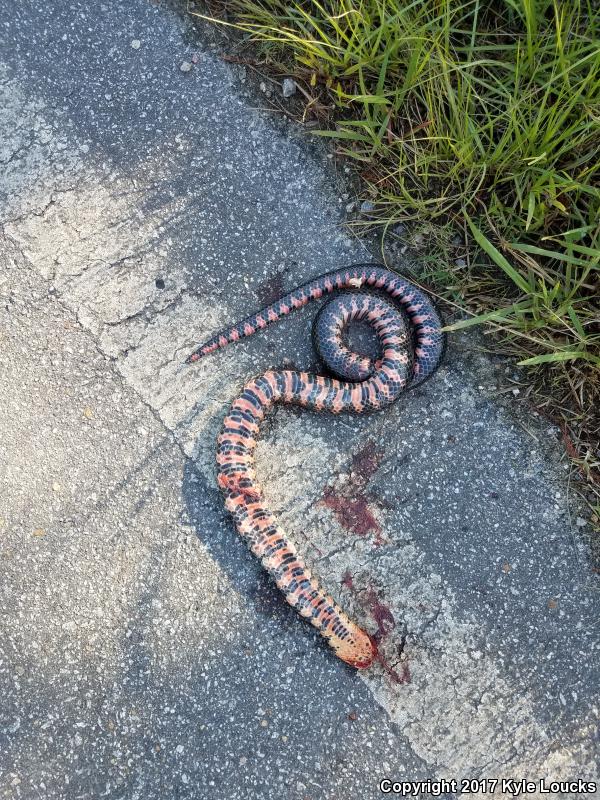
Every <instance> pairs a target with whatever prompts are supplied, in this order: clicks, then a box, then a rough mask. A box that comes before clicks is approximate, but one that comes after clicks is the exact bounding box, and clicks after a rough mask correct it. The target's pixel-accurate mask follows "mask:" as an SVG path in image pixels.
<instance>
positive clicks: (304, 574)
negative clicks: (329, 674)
mask: <svg viewBox="0 0 600 800" xmlns="http://www.w3.org/2000/svg"><path fill="white" fill-rule="evenodd" d="M363 288H371V289H377V290H380V293H381V295H384V294H387V296H388V297H387V298H386V297H385V296H380V295H379V294H373V293H364V292H363V291H361V290H362V289H363ZM344 289H346V290H349V291H348V292H347V293H344V294H342V295H340V296H338V297H336V298H335V299H334V300H332V301H330V302H329V303H328V304H327V305H326V306H325V307H324V308H323V310H322V311H321V312H320V314H319V316H318V318H317V322H316V324H315V328H314V341H315V344H316V347H317V350H318V352H319V354H320V356H321V359H322V360H323V361H324V363H325V365H326V366H327V367H328V368H329V370H330V372H332V373H333V374H335V375H337V376H339V378H341V379H338V378H332V377H326V376H323V375H314V374H310V373H307V372H297V371H293V370H269V371H267V372H265V373H264V374H263V375H260V376H259V377H257V378H253V379H252V380H251V381H249V382H248V383H247V384H246V385H245V386H244V388H243V390H242V392H241V394H240V395H239V396H238V397H237V398H236V399H235V401H234V402H233V405H232V406H231V409H230V411H229V413H228V414H227V416H226V417H225V420H224V422H223V427H222V429H221V433H220V435H219V438H218V444H217V465H218V475H217V480H218V484H219V486H220V488H221V490H222V492H223V494H224V496H225V506H226V508H227V509H228V511H230V512H231V514H232V516H233V518H234V520H235V523H236V527H237V530H238V532H239V533H240V534H241V535H242V536H243V537H244V538H245V539H246V541H247V543H248V546H249V547H250V549H251V551H252V552H253V553H254V554H255V555H256V556H258V557H259V558H260V560H261V562H262V564H263V566H264V567H265V569H266V570H267V571H268V572H269V573H270V574H271V575H272V577H273V578H274V580H275V582H276V584H277V586H278V587H279V589H280V590H281V592H282V593H283V595H284V597H285V599H286V601H287V602H288V603H289V604H290V605H291V606H292V607H293V608H295V609H296V611H298V612H299V613H300V614H301V615H302V616H303V617H306V618H307V619H309V620H310V622H311V623H312V624H313V625H314V626H315V627H316V628H317V629H318V630H319V632H320V633H321V634H322V635H323V636H324V637H325V639H327V641H328V643H329V644H330V645H331V647H332V648H333V650H334V651H335V653H336V655H337V656H338V657H339V658H341V659H342V660H343V661H345V662H346V663H347V664H350V665H351V666H353V667H357V668H360V669H364V668H366V667H368V666H370V664H371V663H372V661H373V659H374V658H375V656H376V654H377V646H376V643H375V641H374V640H373V639H372V638H371V637H370V636H369V635H368V634H367V633H365V632H364V631H363V630H362V629H361V628H360V627H358V625H356V624H355V623H354V622H352V620H350V619H349V618H348V617H347V615H346V614H345V613H344V611H343V610H342V609H341V608H340V607H339V605H338V604H337V603H336V602H335V601H334V600H333V599H332V598H331V597H330V596H329V595H327V594H326V593H325V592H324V591H323V590H322V589H321V587H320V586H319V584H318V582H317V580H316V579H315V578H314V577H313V576H312V575H311V573H310V571H309V570H308V568H307V567H306V565H305V564H304V562H303V560H302V559H301V558H300V556H299V555H298V553H297V552H296V549H295V547H294V545H293V544H292V543H291V542H290V541H289V539H288V538H287V536H286V534H285V533H284V531H283V530H282V529H281V527H280V526H279V524H278V522H277V520H276V519H275V517H274V516H273V514H272V513H271V512H270V511H269V509H268V508H267V507H266V505H265V503H264V500H263V495H262V491H261V489H260V486H259V485H258V484H257V483H256V475H255V469H254V451H255V448H256V443H257V436H258V433H259V429H260V424H261V422H262V420H263V418H264V416H265V414H266V413H267V412H268V410H269V409H270V408H271V407H272V406H273V405H274V404H275V403H295V404H297V405H301V406H303V407H304V408H309V409H313V410H315V411H329V412H332V413H334V414H337V413H340V412H342V411H349V412H353V413H357V414H360V413H361V412H364V411H369V410H376V409H380V408H383V407H385V406H387V405H389V404H390V403H392V402H393V401H394V400H396V399H397V398H398V396H399V395H400V394H401V393H402V392H403V391H404V390H405V389H406V388H407V386H409V385H411V386H414V385H415V384H417V383H421V382H423V381H424V380H426V379H427V378H428V377H429V376H430V375H431V374H432V373H433V371H434V370H435V369H436V367H437V365H438V363H439V360H440V358H441V354H442V350H443V344H444V342H443V334H442V331H441V321H440V318H439V315H438V313H437V311H436V309H435V307H434V305H433V304H432V302H431V301H430V300H429V298H428V297H427V296H426V295H425V294H424V293H423V292H422V291H421V290H420V289H418V288H417V287H416V286H414V285H413V284H411V283H409V282H408V281H406V280H405V279H404V278H402V277H400V276H399V275H397V274H395V273H393V272H390V271H389V270H387V269H384V268H383V267H379V266H373V265H360V264H359V265H356V266H353V267H349V268H347V269H340V270H337V271H336V272H331V273H328V274H326V275H322V276H320V277H319V278H315V279H314V280H313V281H310V282H309V283H307V284H304V285H303V286H300V287H299V288H297V289H295V290H294V291H293V292H291V293H289V294H287V295H285V296H284V297H282V298H281V299H280V300H278V301H276V302H275V303H273V304H271V305H270V306H268V307H267V308H265V309H263V310H262V311H259V312H258V313H256V314H253V315H252V316H250V317H248V318H246V319H245V320H243V321H242V322H239V323H237V324H236V325H232V326H231V327H229V328H226V329H225V330H223V331H221V332H220V333H217V334H216V335H215V336H213V337H212V338H211V339H209V340H208V341H207V342H206V343H205V344H204V345H202V346H201V347H200V348H198V349H197V350H196V351H195V352H194V353H193V354H192V355H191V356H190V357H189V358H188V359H187V361H188V363H191V362H194V361H197V360H198V359H200V358H202V357H204V356H206V355H208V354H209V353H212V352H213V351H215V350H217V349H219V348H221V347H225V346H226V345H227V344H229V343H230V342H235V341H237V340H239V339H241V338H244V337H246V336H251V335H252V334H253V333H255V331H257V330H259V329H261V328H265V327H267V325H269V324H271V323H272V322H275V321H276V320H278V319H280V318H281V317H282V316H285V315H286V314H288V313H290V312H291V311H293V310H294V309H297V308H301V307H302V306H304V305H306V303H308V302H309V300H312V299H318V298H320V297H322V296H323V295H326V294H329V293H331V292H333V291H335V290H344ZM388 298H389V299H388ZM390 301H394V302H390ZM358 320H362V321H364V322H366V323H367V324H369V325H370V326H371V327H372V328H373V330H374V332H375V334H376V336H377V339H378V343H379V348H380V355H379V357H378V358H377V359H376V360H372V359H370V358H367V357H366V356H361V355H359V354H356V353H353V352H352V351H351V350H350V349H349V348H348V346H347V345H346V344H345V336H344V333H345V330H346V327H347V326H348V324H349V323H350V322H352V321H358Z"/></svg>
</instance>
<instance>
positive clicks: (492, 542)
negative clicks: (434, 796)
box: [0, 0, 600, 800]
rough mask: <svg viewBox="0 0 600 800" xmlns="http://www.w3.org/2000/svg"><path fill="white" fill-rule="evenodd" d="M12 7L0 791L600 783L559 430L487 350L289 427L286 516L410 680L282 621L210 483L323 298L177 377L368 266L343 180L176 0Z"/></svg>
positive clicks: (6, 145)
mask: <svg viewBox="0 0 600 800" xmlns="http://www.w3.org/2000/svg"><path fill="white" fill-rule="evenodd" d="M0 8H1V9H2V11H3V17H4V20H5V26H4V27H3V29H2V45H1V53H0V56H1V59H2V62H3V65H2V66H0V126H1V130H2V134H3V135H2V139H1V143H0V147H1V151H0V161H2V169H3V173H2V179H1V180H0V222H2V226H3V227H2V239H1V241H0V258H1V259H2V260H1V262H0V263H1V265H2V273H1V277H0V280H1V281H2V284H1V285H0V293H1V299H2V303H1V306H0V313H1V315H2V322H1V325H2V328H1V331H2V334H1V335H2V339H1V345H2V347H1V349H0V363H1V370H2V373H1V374H2V384H1V386H0V426H1V428H0V430H1V437H2V442H3V451H2V453H1V455H0V468H1V469H2V473H1V474H2V484H3V488H2V492H1V497H0V517H1V518H2V520H1V527H0V548H1V552H2V568H1V569H2V572H3V575H2V579H1V583H0V587H1V588H0V592H1V593H0V598H1V599H0V612H1V614H2V620H3V622H2V628H1V630H0V659H1V660H0V678H1V681H2V689H3V694H4V698H5V702H4V703H3V705H2V708H1V709H0V742H1V744H0V771H1V772H0V776H1V777H0V781H1V783H0V797H18V798H27V800H28V799H29V798H37V797H40V796H41V797H44V798H45V799H46V798H69V800H70V799H71V798H78V797H109V798H111V800H112V799H113V798H115V800H116V798H136V797H145V798H155V797H156V798H159V797H161V798H162V797H181V798H186V797H187V798H210V799H211V800H212V799H213V798H236V797H240V798H266V799H267V800H270V798H276V797H280V796H282V795H285V796H286V797H289V798H293V799H294V800H295V799H296V798H297V799H298V800H303V799H304V798H313V799H316V798H344V797H347V796H349V795H351V794H352V795H356V796H357V797H361V798H371V797H373V798H376V797H379V796H381V794H380V792H379V789H378V782H379V780H380V779H382V778H384V777H390V778H393V779H398V780H416V779H426V778H434V777H440V776H443V777H447V778H460V777H484V778H485V777H514V778H530V779H532V780H539V779H541V778H551V779H560V778H563V779H564V778H579V777H582V778H584V779H587V780H594V779H598V778H599V764H598V743H599V728H598V726H599V716H600V710H599V708H598V700H597V687H598V679H599V677H600V667H599V663H598V653H599V644H600V632H599V629H598V617H599V612H600V594H599V592H598V584H597V575H595V574H594V573H593V572H592V569H591V566H590V563H589V557H588V551H587V544H586V539H585V530H586V527H585V526H583V527H582V528H581V529H579V528H578V526H576V525H572V524H571V515H572V516H573V518H574V519H575V518H576V517H577V516H578V514H580V512H579V511H577V509H570V508H569V504H568V498H567V496H566V482H565V476H566V471H565V467H564V464H563V463H562V462H561V461H560V459H559V454H560V451H559V448H558V447H557V442H556V439H557V436H556V431H554V430H553V429H552V428H550V427H549V426H548V424H547V423H544V422H543V421H541V420H539V419H534V418H532V419H526V420H525V419H523V417H522V415H517V413H516V411H515V412H513V411H511V410H510V409H507V408H506V407H505V405H503V404H500V402H499V401H498V398H497V395H498V383H499V378H500V373H501V372H502V371H503V370H504V368H505V365H504V364H500V363H494V362H493V361H490V360H488V359H487V358H486V357H484V356H483V355H482V354H480V353H479V352H478V350H477V346H476V344H475V340H472V339H470V338H464V339H461V341H460V344H457V343H456V342H455V341H453V342H451V344H450V348H449V352H448V355H447V357H446V360H445V363H444V365H443V366H442V368H441V369H440V370H439V372H438V373H437V374H436V376H435V377H434V378H433V379H432V380H431V381H430V382H428V383H427V384H426V385H425V386H424V387H422V388H421V389H418V390H415V391H414V392H410V393H409V394H407V395H406V397H405V398H403V399H401V400H400V401H399V402H398V403H397V404H395V406H394V407H393V408H392V409H390V410H388V411H385V412H383V413H380V414H374V415H370V416H368V417H364V418H352V417H348V416H346V417H342V418H338V419H334V418H329V417H326V416H324V415H314V414H310V413H307V412H303V411H299V410H293V409H280V410H278V411H277V413H276V414H275V416H274V417H273V419H272V420H271V421H270V422H269V423H268V424H267V425H266V427H265V435H264V438H263V440H262V442H261V444H260V447H259V453H258V470H259V476H260V477H261V480H262V482H263V485H264V486H265V490H266V493H267V496H268V498H269V501H270V503H271V506H272V508H273V509H274V511H275V512H276V513H277V514H278V515H279V516H280V518H281V519H282V520H283V522H284V524H285V526H286V528H287V530H288V531H289V533H290V535H291V536H292V537H293V538H294V540H295V541H296V542H297V543H298V546H299V549H300V550H301V552H302V553H303V554H305V555H306V558H307V560H308V561H309V562H310V563H311V564H312V565H313V567H314V571H315V573H316V574H317V575H319V576H320V578H321V579H322V581H323V583H324V585H325V586H326V587H327V588H328V589H329V590H330V591H331V592H332V593H333V594H334V595H335V596H336V597H337V598H339V600H340V601H341V603H342V604H343V605H344V607H345V608H347V610H348V611H349V612H350V613H351V614H352V615H353V616H354V617H355V618H356V619H357V620H359V621H360V622H361V623H362V624H363V625H364V626H365V627H366V628H367V629H368V630H370V631H371V632H373V633H377V634H378V635H379V636H380V637H381V639H382V647H383V651H384V653H385V656H386V659H387V662H388V670H387V671H386V670H384V669H383V667H382V666H380V665H378V666H376V667H375V668H373V669H372V670H370V671H369V672H367V673H365V674H360V675H357V674H356V673H354V672H353V671H351V670H349V669H346V668H345V667H344V666H343V665H342V664H341V663H338V662H337V661H334V659H333V658H332V656H331V654H330V653H329V652H328V650H327V649H326V648H325V647H324V646H323V645H322V643H321V642H320V641H319V640H318V638H317V637H316V636H315V634H314V633H313V631H312V629H311V628H310V627H309V626H308V625H306V624H304V623H302V622H301V621H300V620H298V619H297V618H296V616H295V614H294V613H293V612H291V611H290V610H288V608H287V607H286V606H285V605H284V604H283V603H282V602H281V600H280V597H279V594H278V593H277V591H276V590H274V589H273V588H272V587H271V585H270V583H269V582H268V580H267V579H266V578H265V577H264V575H263V573H262V571H261V569H260V568H259V566H258V565H257V564H256V563H255V562H254V560H253V559H252V558H251V557H250V555H249V554H248V553H247V552H246V550H245V548H244V545H243V543H242V542H241V541H239V540H238V538H237V536H236V534H235V532H234V530H233V526H232V524H231V522H230V520H229V519H228V517H227V515H226V514H225V513H224V511H223V507H222V502H221V498H220V495H219V493H218V492H217V491H216V488H215V481H214V447H215V438H216V434H217V431H218V429H219V426H220V422H221V419H222V417H223V415H224V413H225V411H226V409H227V407H228V404H229V402H230V401H231V399H232V398H233V397H234V395H235V393H236V391H237V390H238V389H239V387H240V386H241V385H242V383H243V382H244V381H245V380H246V378H247V377H248V376H250V375H252V374H255V373H257V372H259V371H261V370H263V369H265V368H267V367H272V366H279V365H281V364H282V363H292V364H295V365H298V366H302V367H303V368H307V367H308V368H310V367H315V366H316V364H315V360H314V359H315V357H314V354H313V353H312V351H311V349H310V335H309V334H310V326H311V321H312V319H313V318H314V314H315V312H316V308H314V307H313V308H310V307H309V308H308V309H305V310H304V311H302V312H301V313H299V314H297V315H293V316H292V317H290V318H288V319H286V320H284V321H282V322H281V323H280V324H278V325H277V326H274V327H273V328H271V329H270V330H269V331H267V332H265V333H262V334H259V335H257V336H255V337H253V338H252V339H250V340H248V341H247V342H245V343H241V344H239V345H237V346H233V347H230V348H228V349H226V350H224V351H222V352H220V353H217V354H215V355H214V356H213V357H211V358H207V359H206V360H204V361H202V362H200V364H199V365H198V366H196V367H192V368H190V369H189V370H187V371H183V372H178V371H177V368H178V366H179V365H180V363H181V361H182V359H183V357H184V356H185V355H187V354H188V352H189V351H190V349H191V348H192V347H193V346H194V345H195V344H197V343H198V342H200V341H201V340H203V339H204V338H206V337H207V335H209V334H210V333H211V332H213V331H214V330H216V329H218V328H219V327H221V326H222V325H224V324H225V323H227V322H229V321H235V320H237V319H239V318H240V317H242V316H244V315H246V314H247V313H248V312H250V311H252V310H256V309H257V308H258V307H260V306H261V304H264V303H265V302H266V301H268V300H269V299H272V298H273V297H274V296H276V295H277V294H278V293H279V292H280V291H282V290H283V289H286V290H287V289H289V288H292V287H293V286H295V285H297V284H298V283H299V282H301V281H303V280H305V279H308V278H310V277H312V276H315V275H318V274H320V273H321V272H324V271H326V270H328V269H333V268H336V267H337V266H340V265H343V264H349V263H352V262H354V261H364V260H369V256H368V254H367V253H366V252H365V251H364V250H363V249H362V246H361V245H360V244H359V243H357V242H355V241H353V240H352V239H351V238H349V237H348V236H347V235H346V233H345V232H344V229H343V227H342V224H341V223H342V221H343V217H342V214H341V211H340V209H343V208H344V205H345V203H344V201H342V200H341V198H340V196H339V194H338V193H337V191H336V186H335V181H333V180H332V177H333V176H332V168H331V164H330V163H329V162H328V160H327V159H326V157H325V155H324V153H322V152H321V151H319V150H313V149H311V148H309V147H308V146H307V145H306V143H305V142H304V141H303V139H302V138H301V136H300V134H299V132H298V131H296V130H294V129H293V127H289V128H288V127H287V126H285V125H282V124H280V123H277V124H275V123H274V122H273V121H272V120H271V115H269V114H267V113H265V112H264V111H263V110H261V109H259V108H256V105H257V101H256V98H254V97H253V96H252V95H251V94H249V93H246V91H245V87H244V86H240V85H239V77H240V74H239V72H238V71H237V70H232V69H230V68H229V67H227V66H226V65H224V64H223V63H222V62H220V61H219V59H218V58H217V56H216V55H215V53H214V52H213V50H212V49H211V47H210V45H209V44H208V43H206V42H203V41H202V40H201V39H200V38H199V36H198V34H197V32H196V31H195V29H194V28H193V26H192V25H191V24H190V23H189V21H188V20H186V19H185V17H184V16H183V15H180V14H178V13H176V11H174V10H173V9H170V8H169V7H164V6H162V5H156V4H152V3H150V2H146V0H130V2H128V3H126V4H125V3H117V2H115V3H111V4H110V5H109V4H107V5H99V6H94V5H93V4H87V3H78V2H74V3H69V4H63V3H59V2H54V3H50V4H49V5H48V6H47V7H46V10H45V11H44V13H41V12H40V9H39V5H38V4H35V3H33V2H31V0H24V2H23V3H21V4H19V6H18V7H14V4H11V3H8V2H7V0H0ZM192 56H194V58H193V59H192ZM184 61H187V62H190V63H193V67H192V69H191V70H190V71H189V72H183V71H182V70H181V69H180V65H181V64H182V62H184ZM524 428H526V429H527V430H528V431H529V432H527V430H525V429H524ZM595 581H596V583H594V582H595ZM530 796H531V795H530ZM549 796H551V795H545V797H549ZM566 796H567V795H564V794H563V795H561V797H566ZM573 796H575V795H573Z"/></svg>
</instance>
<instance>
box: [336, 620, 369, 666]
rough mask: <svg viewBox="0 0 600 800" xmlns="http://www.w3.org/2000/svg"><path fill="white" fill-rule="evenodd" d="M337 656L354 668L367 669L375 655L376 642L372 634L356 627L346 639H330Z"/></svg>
mask: <svg viewBox="0 0 600 800" xmlns="http://www.w3.org/2000/svg"><path fill="white" fill-rule="evenodd" d="M330 644H331V646H332V647H333V649H334V650H335V654H336V656H337V657H338V658H340V659H341V660H342V661H344V662H345V663H346V664H349V665H350V666H351V667H354V668H355V669H367V668H368V667H370V666H371V664H372V663H373V661H374V660H375V658H376V657H377V643H376V642H375V639H373V637H372V636H369V634H368V633H365V632H364V631H362V630H361V629H360V628H358V627H356V629H355V631H354V632H353V635H352V636H351V637H350V638H349V639H347V640H338V641H332V640H330Z"/></svg>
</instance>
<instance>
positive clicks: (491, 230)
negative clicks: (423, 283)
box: [211, 0, 600, 479]
mask: <svg viewBox="0 0 600 800" xmlns="http://www.w3.org/2000/svg"><path fill="white" fill-rule="evenodd" d="M211 8H212V10H213V12H214V11H215V9H216V10H217V11H218V13H219V15H220V21H221V22H223V21H225V22H229V23H231V24H234V25H235V26H237V27H239V28H241V29H242V30H243V31H245V32H246V33H247V34H248V35H249V38H250V39H251V40H252V41H253V42H257V43H258V47H259V52H260V53H261V54H262V56H263V63H265V64H267V65H269V67H270V68H271V69H274V70H276V71H277V72H279V73H280V74H293V75H294V76H295V78H296V80H297V81H298V83H299V85H300V86H301V88H302V93H303V97H305V98H306V105H305V108H304V115H303V116H304V119H305V121H310V123H311V125H312V126H314V125H315V122H316V125H317V127H316V128H315V127H311V132H312V133H313V134H316V135H320V136H326V137H328V138H330V139H332V140H333V141H334V143H335V147H336V150H337V151H338V152H339V153H340V154H343V155H344V156H346V157H349V158H351V159H352V160H353V161H354V162H355V164H356V166H357V169H358V171H359V173H360V175H361V177H362V179H363V181H364V184H363V185H364V187H365V196H369V197H370V198H371V199H372V200H373V201H374V203H375V207H376V211H375V218H374V222H375V223H377V224H383V225H384V227H385V229H386V230H387V229H388V228H389V226H390V225H391V224H392V223H394V222H398V221H411V222H412V223H414V224H415V225H419V226H423V228H424V229H425V230H428V231H432V233H431V234H430V236H429V241H428V245H429V251H430V257H429V258H428V259H427V270H428V277H429V279H430V280H431V281H432V282H433V283H434V285H436V286H437V288H438V290H440V291H441V292H442V293H444V294H445V295H446V296H449V297H451V298H452V299H453V300H454V301H455V302H458V303H459V304H460V305H461V306H462V307H463V308H466V309H467V310H468V311H469V312H470V313H472V314H473V315H474V316H473V317H472V318H471V319H470V320H469V321H468V322H467V323H464V322H463V323H459V325H461V324H462V325H464V324H473V323H475V322H484V321H485V322H487V323H488V324H493V325H494V326H495V327H496V328H497V329H498V330H499V331H500V332H501V337H500V339H499V340H497V341H498V345H497V346H498V347H500V346H501V347H503V348H504V349H508V350H510V351H511V352H513V353H516V354H517V356H518V358H519V360H520V362H521V364H523V365H525V367H526V368H527V370H528V375H529V380H530V390H531V391H530V395H531V397H532V399H534V400H535V401H536V402H537V403H538V405H540V406H541V407H544V408H546V409H547V410H548V411H549V412H550V413H551V414H552V415H553V416H554V418H559V419H560V420H562V421H563V423H564V425H565V431H566V433H565V435H566V436H568V437H569V441H570V442H571V443H572V444H573V446H574V447H575V450H576V451H577V460H578V461H579V462H580V466H581V469H582V470H583V472H585V473H587V475H588V477H589V478H590V479H593V478H594V476H595V475H596V474H597V471H598V468H599V462H600V452H599V450H598V447H599V440H600V412H599V410H598V409H599V408H600V304H599V299H598V298H599V295H600V216H599V215H600V180H599V178H600V155H599V154H600V40H599V29H600V5H598V3H597V2H593V0H590V2H587V3H586V2H579V1H578V0H554V2H552V0H538V1H537V2H536V0H487V1H486V2H482V1H481V0H468V1H467V2H458V1H457V0H418V2H407V1H406V0H337V2H317V1H316V0H302V1H298V0H288V1H287V2H284V0H227V2H215V0H213V2H212V4H211ZM223 15H225V16H223ZM457 230H461V231H464V232H465V233H466V235H467V240H468V243H469V250H468V255H469V258H468V263H467V265H466V266H459V267H457V266H456V265H455V259H454V258H453V257H452V252H451V247H450V245H449V242H450V239H451V235H452V234H456V231H457ZM459 325H456V326H455V327H459Z"/></svg>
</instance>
